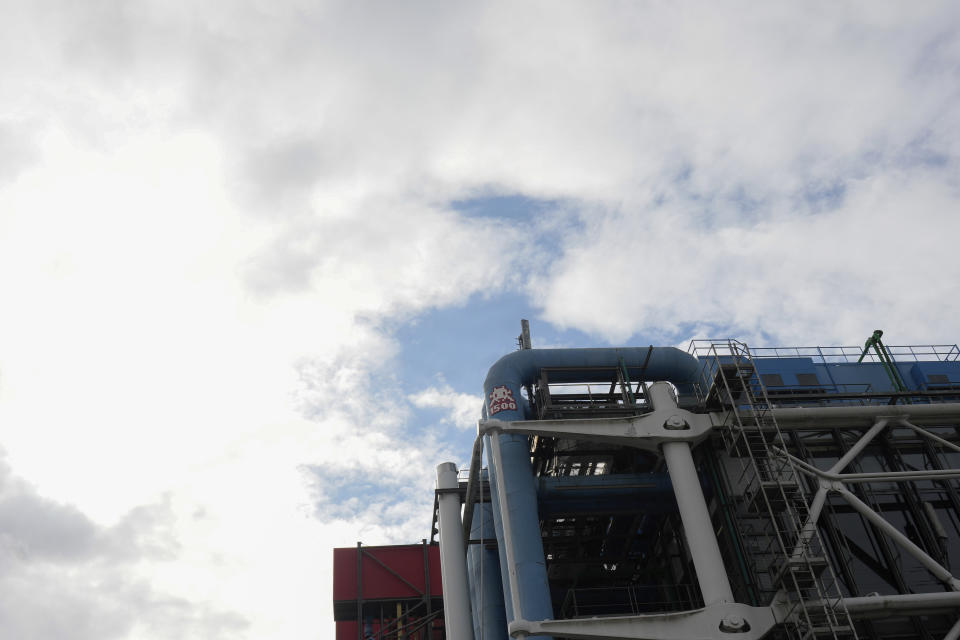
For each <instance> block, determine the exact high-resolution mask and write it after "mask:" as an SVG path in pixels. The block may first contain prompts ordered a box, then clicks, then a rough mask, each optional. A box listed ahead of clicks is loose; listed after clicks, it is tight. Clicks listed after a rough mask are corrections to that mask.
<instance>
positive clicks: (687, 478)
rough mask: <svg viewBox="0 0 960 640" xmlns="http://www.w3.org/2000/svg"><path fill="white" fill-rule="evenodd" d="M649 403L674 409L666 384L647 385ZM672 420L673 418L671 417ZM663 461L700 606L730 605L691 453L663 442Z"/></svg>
mask: <svg viewBox="0 0 960 640" xmlns="http://www.w3.org/2000/svg"><path fill="white" fill-rule="evenodd" d="M649 392H650V402H651V404H653V408H654V409H656V410H657V411H658V412H659V411H663V410H665V409H667V410H669V409H670V408H676V406H677V403H676V400H674V397H673V388H672V387H671V386H670V385H669V384H667V383H666V382H656V383H654V384H652V385H650V389H649ZM671 419H672V418H671ZM675 422H676V424H673V425H672V428H679V427H682V422H683V421H682V420H679V421H675ZM663 458H664V460H666V462H667V470H668V471H669V472H670V480H671V482H673V493H674V495H675V496H676V497H677V507H678V508H679V511H680V520H682V521H683V535H684V538H686V540H687V547H688V548H689V549H690V556H691V557H692V558H693V566H694V568H695V569H696V571H697V582H699V583H700V592H701V593H703V603H704V604H705V605H707V606H710V605H712V604H717V603H721V602H733V590H732V589H731V588H730V579H729V577H727V570H726V568H725V567H724V566H723V556H721V555H720V544H719V543H718V542H717V536H716V534H715V533H714V531H713V523H712V522H711V521H710V511H709V509H707V501H706V499H705V498H704V497H703V489H702V488H701V487H700V478H699V476H697V468H696V467H695V466H694V464H693V453H692V452H691V450H690V444H689V443H688V442H665V443H663Z"/></svg>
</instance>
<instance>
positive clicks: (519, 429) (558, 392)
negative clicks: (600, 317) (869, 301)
mask: <svg viewBox="0 0 960 640" xmlns="http://www.w3.org/2000/svg"><path fill="white" fill-rule="evenodd" d="M881 335H882V334H881V333H880V332H877V333H875V334H874V336H872V337H871V340H868V342H867V345H866V346H865V347H864V348H862V349H861V348H853V347H846V348H833V349H824V348H810V349H800V348H791V349H753V350H751V349H749V348H748V347H747V346H746V345H744V344H742V343H739V342H737V341H735V340H722V341H696V342H694V343H693V344H692V345H691V347H690V349H689V352H686V353H685V352H682V351H678V350H676V349H672V348H654V347H643V348H639V349H637V348H625V349H563V350H537V349H531V348H530V338H529V332H528V331H526V330H525V331H524V334H523V338H522V340H521V346H522V347H523V348H522V349H521V350H520V351H518V352H515V353H512V354H508V355H507V356H505V357H504V358H503V359H501V360H500V361H499V362H498V363H496V364H495V365H494V366H493V367H492V368H491V371H490V374H489V375H488V377H487V380H486V382H485V385H484V397H485V406H484V409H483V413H484V415H483V419H482V420H481V421H480V423H479V430H478V438H477V443H476V446H475V448H474V455H473V459H472V464H471V465H470V469H469V472H468V473H467V477H466V478H464V479H463V481H461V482H460V483H459V490H460V494H459V495H460V500H461V501H462V502H463V503H465V509H464V510H463V517H462V520H461V519H460V518H459V517H457V516H458V515H459V514H455V515H454V516H453V517H451V516H450V512H449V508H447V512H446V513H445V514H443V515H440V514H437V515H440V518H441V522H440V529H441V532H440V538H441V541H443V539H444V536H445V535H447V533H446V532H447V531H448V530H449V529H450V528H451V527H456V528H457V529H458V532H457V533H458V534H459V535H461V536H463V537H464V538H465V544H464V545H463V546H460V545H459V544H458V545H444V547H443V550H444V554H443V557H442V562H443V563H444V564H445V565H446V564H447V563H449V564H450V566H451V567H454V566H457V567H462V566H463V563H464V558H466V575H467V579H468V582H469V593H470V594H471V595H470V596H466V595H461V596H459V597H458V601H457V602H456V603H453V602H451V593H449V592H448V593H447V594H446V601H445V607H447V608H448V609H449V608H450V607H451V606H453V607H455V608H456V610H457V611H462V612H466V611H471V612H472V613H471V614H470V615H471V616H472V619H473V625H472V629H471V630H469V631H466V630H461V631H458V635H457V637H458V640H459V638H461V637H462V638H464V640H468V639H469V636H470V635H473V636H474V638H475V639H476V640H480V638H481V637H482V638H484V639H486V640H492V639H505V638H509V637H513V638H524V637H554V638H622V639H645V638H649V639H650V640H654V639H657V640H661V639H669V638H676V639H677V640H680V639H689V638H703V639H708V638H726V639H730V640H748V639H751V638H763V637H767V638H838V639H839V638H855V637H860V638H872V639H876V640H886V639H890V640H892V639H894V638H904V639H905V638H920V639H929V640H940V639H941V638H948V639H951V640H952V639H957V638H960V581H958V579H957V577H956V576H957V575H958V574H957V573H955V571H956V569H955V568H954V567H953V566H952V563H957V562H960V484H958V482H960V433H958V431H957V429H958V428H960V350H958V349H957V347H956V346H953V345H948V346H929V347H886V346H884V345H883V344H882V342H881V340H880V337H881ZM484 454H485V457H486V462H487V466H488V467H489V477H487V476H486V472H483V473H481V469H482V468H483V459H484ZM446 469H447V471H448V472H450V473H452V470H451V469H449V467H447V468H446ZM462 471H464V472H466V471H467V470H462ZM451 495H453V493H452V492H451V491H450V487H449V486H447V487H445V488H444V487H441V492H440V493H439V494H438V499H437V506H438V509H437V511H440V510H442V509H443V508H444V507H443V506H442V503H443V502H444V501H447V502H449V500H450V496H451ZM490 516H492V519H493V523H492V525H493V526H492V527H491V526H490V524H491V523H490V521H489V520H490ZM478 519H479V520H480V521H481V522H477V520H478ZM461 532H462V533H461ZM493 535H495V540H491V537H492V536H493ZM449 538H450V539H456V535H454V534H452V533H451V534H450V535H449ZM446 571H447V568H446V566H445V567H444V577H445V578H446V575H447V572H446ZM457 572H458V577H456V578H455V579H456V580H458V581H459V580H462V577H463V569H462V568H460V569H457ZM491 581H494V584H490V583H491ZM463 591H464V590H463V589H460V588H459V587H458V592H459V593H463ZM491 601H492V602H491ZM458 615H461V614H458ZM462 615H465V614H462ZM449 625H450V623H449V621H448V628H449ZM448 637H454V636H453V635H451V634H450V632H449V631H448Z"/></svg>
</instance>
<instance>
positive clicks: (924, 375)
mask: <svg viewBox="0 0 960 640" xmlns="http://www.w3.org/2000/svg"><path fill="white" fill-rule="evenodd" d="M930 376H945V377H946V381H943V380H938V379H937V378H934V379H933V380H931V379H930ZM910 380H912V381H913V382H914V384H916V385H917V388H918V389H936V388H937V387H953V386H958V385H960V362H957V361H954V362H917V363H915V364H913V365H912V366H911V367H910Z"/></svg>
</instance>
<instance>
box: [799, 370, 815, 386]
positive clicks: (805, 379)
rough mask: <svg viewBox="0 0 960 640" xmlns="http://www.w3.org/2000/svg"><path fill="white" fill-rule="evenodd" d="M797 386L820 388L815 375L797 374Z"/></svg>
mask: <svg viewBox="0 0 960 640" xmlns="http://www.w3.org/2000/svg"><path fill="white" fill-rule="evenodd" d="M797 384H800V385H803V386H804V387H818V386H820V381H819V380H817V374H815V373H798V374H797Z"/></svg>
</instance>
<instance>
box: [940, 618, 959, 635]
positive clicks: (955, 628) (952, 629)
mask: <svg viewBox="0 0 960 640" xmlns="http://www.w3.org/2000/svg"><path fill="white" fill-rule="evenodd" d="M943 640H960V618H958V619H957V621H956V622H954V623H953V626H952V627H950V631H948V632H947V635H945V636H943Z"/></svg>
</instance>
